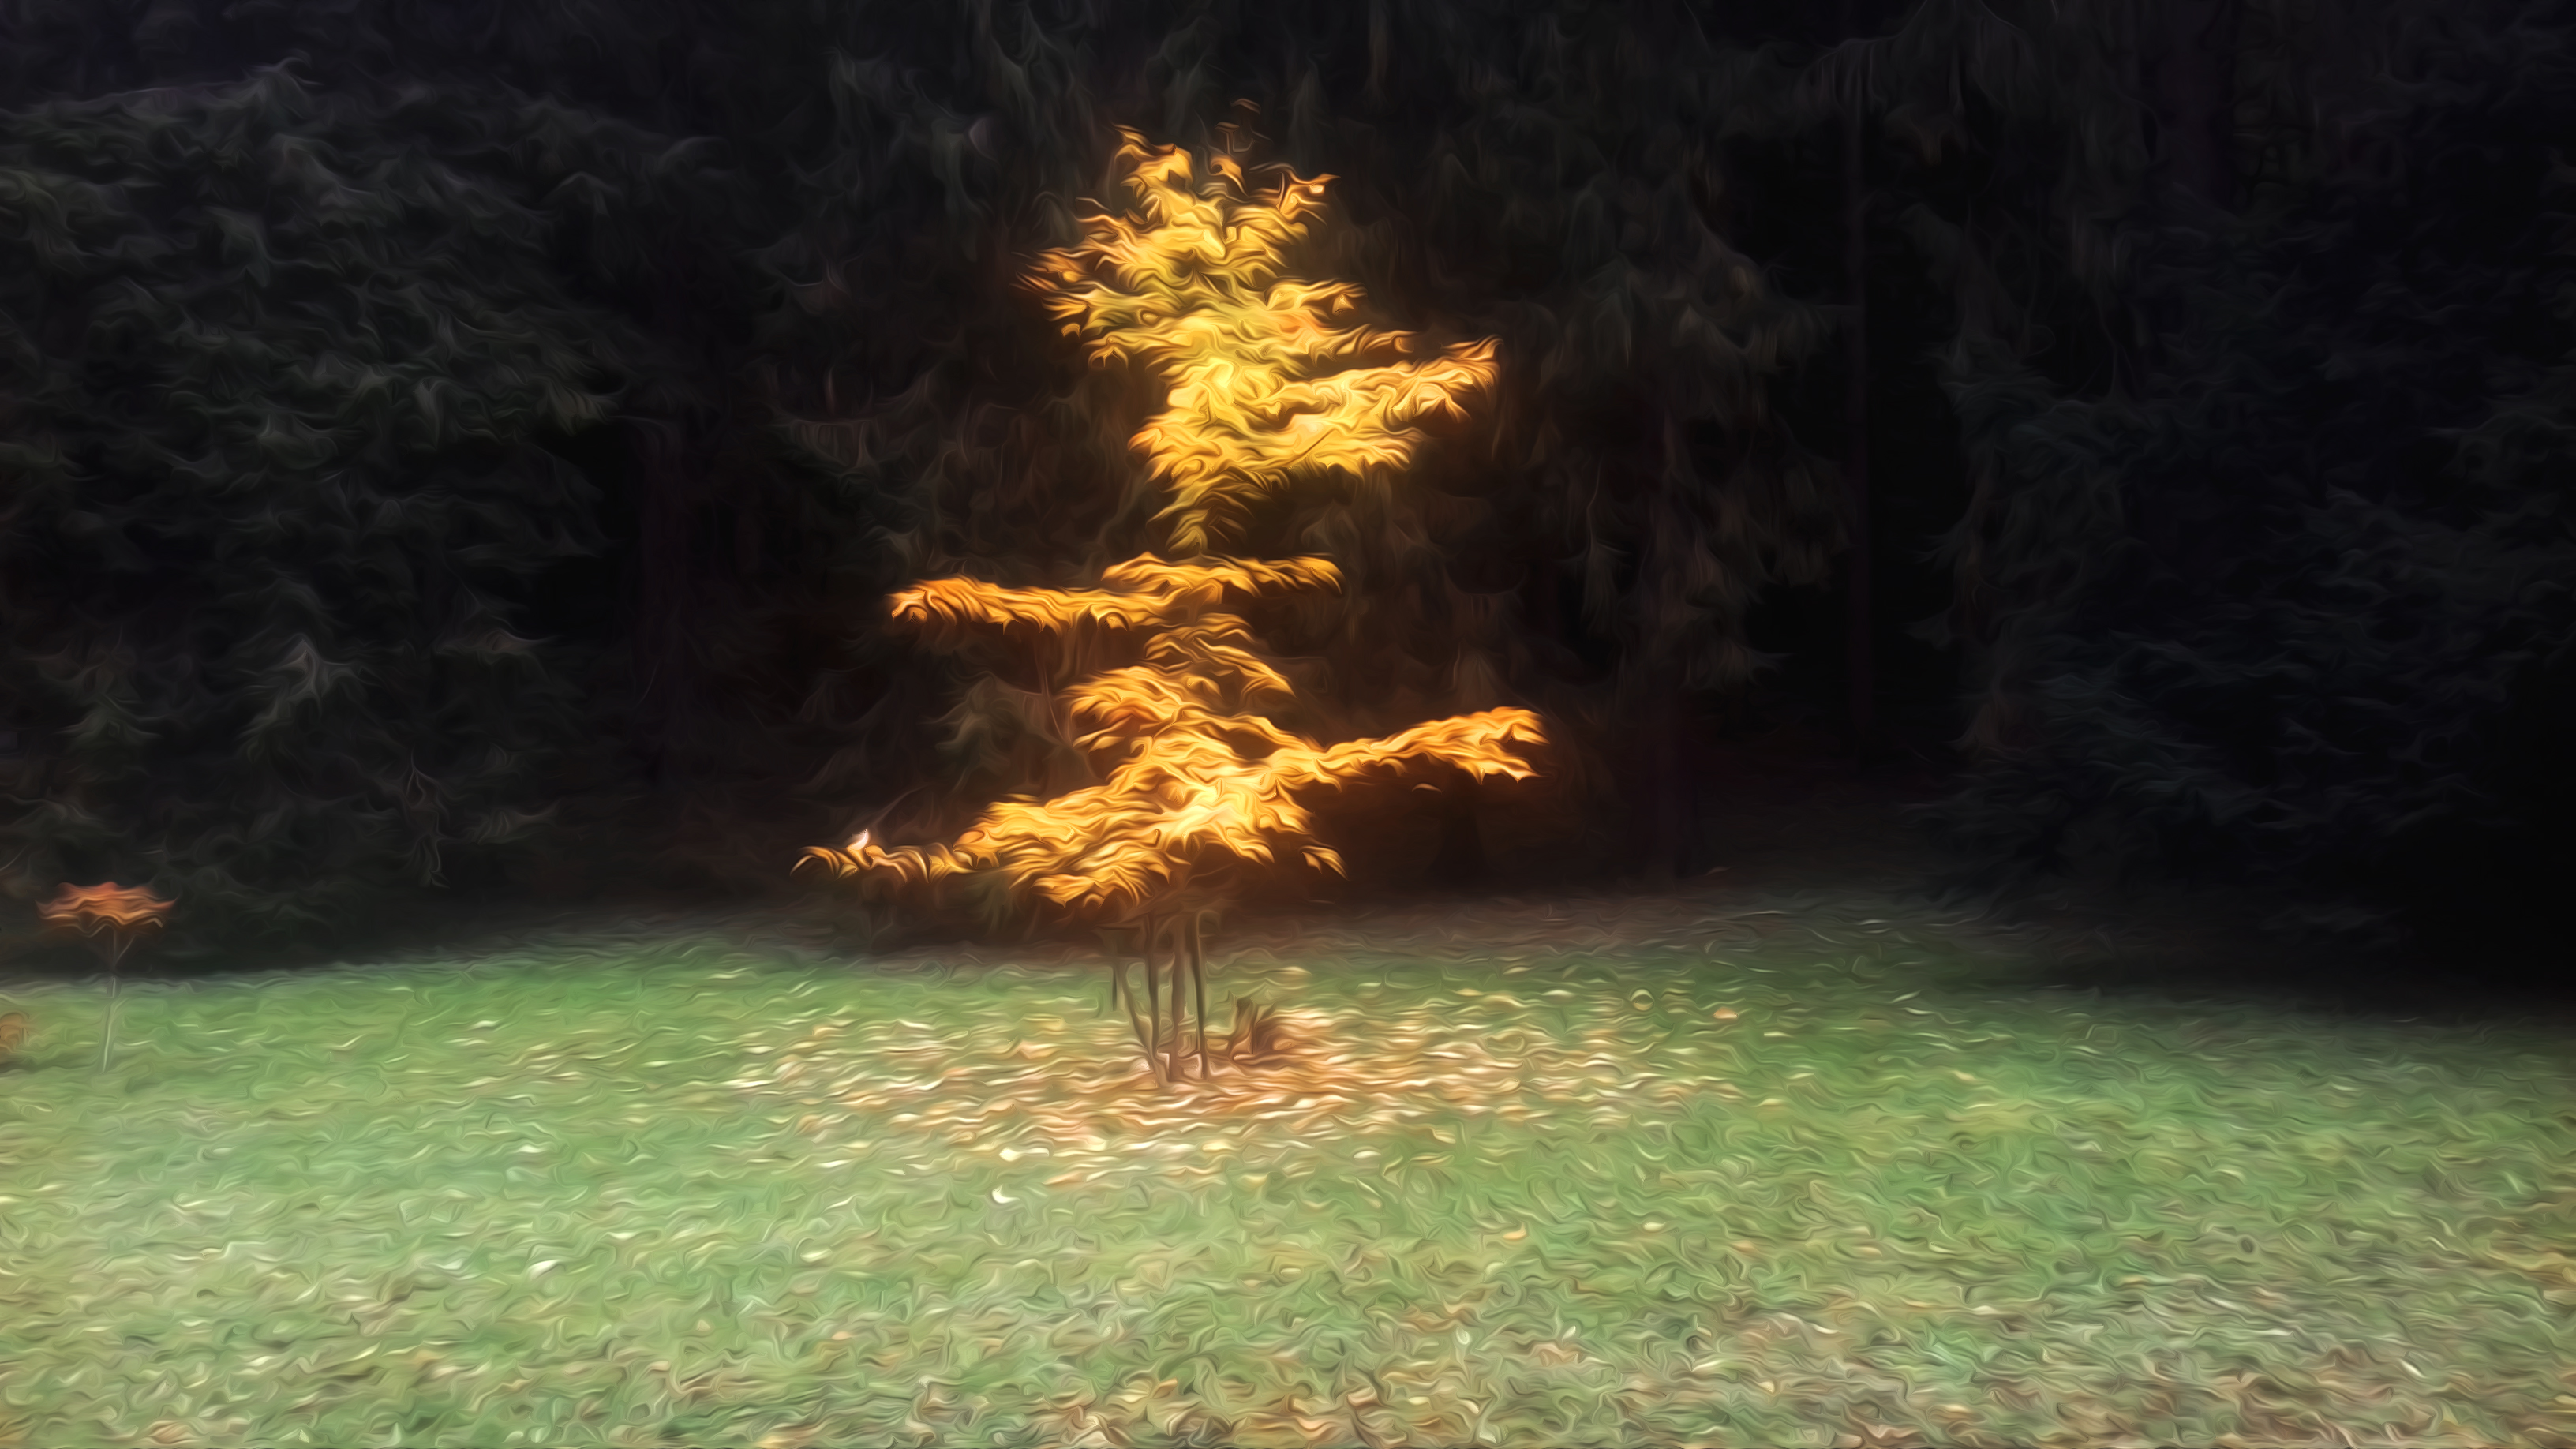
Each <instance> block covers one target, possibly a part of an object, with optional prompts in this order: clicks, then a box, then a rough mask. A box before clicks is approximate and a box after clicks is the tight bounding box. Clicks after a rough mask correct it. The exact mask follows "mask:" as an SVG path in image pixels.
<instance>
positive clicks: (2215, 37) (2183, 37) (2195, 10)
mask: <svg viewBox="0 0 2576 1449" xmlns="http://www.w3.org/2000/svg"><path fill="white" fill-rule="evenodd" d="M2148 13H2150V14H2154V15H2157V16H2159V17H2160V19H2161V21H2162V24H2161V25H2160V26H2159V27H2158V33H2153V34H2151V35H2149V36H2148V37H2147V44H2148V45H2149V46H2150V47H2152V50H2151V51H2150V58H2149V61H2148V94H2149V96H2150V97H2151V98H2152V100H2151V104H2152V105H2153V107H2154V115H2155V123H2156V161H2157V163H2158V165H2159V167H2160V168H2161V170H2162V171H2163V173H2164V181H2165V184H2166V185H2167V186H2169V187H2171V188H2172V189H2173V190H2174V191H2176V192H2179V193H2184V194H2187V195H2189V196H2191V197H2193V198H2195V199H2196V200H2197V201H2199V202H2200V203H2203V204H2205V205H2207V206H2211V207H2216V208H2218V209H2219V210H2221V211H2226V210H2231V209H2233V208H2234V206H2235V204H2236V17H2237V9H2236V0H2166V3H2164V4H2162V5H2159V6H2151V7H2149V12H2148Z"/></svg>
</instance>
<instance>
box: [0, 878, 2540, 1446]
mask: <svg viewBox="0 0 2576 1449" xmlns="http://www.w3.org/2000/svg"><path fill="white" fill-rule="evenodd" d="M1870 924H1876V925H1879V929H1878V930H1876V931H1870V930H1866V929H1848V928H1844V927H1842V926H1839V925H1837V926H1836V927H1835V928H1834V929H1832V930H1824V929H1821V928H1819V929H1816V930H1808V929H1791V930H1788V931H1785V932H1781V933H1778V934H1775V935H1773V936H1771V937H1769V938H1767V939H1756V938H1754V937H1753V936H1752V935H1751V934H1750V933H1749V932H1746V931H1742V930H1740V929H1736V928H1734V927H1733V926H1732V925H1730V924H1728V923H1722V922H1720V923H1712V924H1710V925H1709V926H1708V928H1707V929H1704V930H1698V931H1678V932H1673V933H1668V935H1667V936H1666V937H1663V938H1658V939H1656V940H1651V941H1634V940H1631V941H1627V942H1624V943H1620V944H1617V945H1616V946H1614V947H1613V948H1610V949H1606V950H1602V949H1584V948H1582V947H1581V946H1580V944H1579V943H1578V944H1576V945H1571V946H1569V945H1568V944H1566V942H1565V941H1564V939H1563V938H1562V934H1561V933H1559V935H1558V936H1556V937H1555V938H1553V939H1550V938H1543V937H1534V938H1532V939H1530V940H1528V941H1525V942H1515V941H1513V940H1511V939H1508V938H1506V939H1499V940H1493V941H1488V942H1486V943H1483V944H1477V943H1473V942H1470V943H1466V944H1457V943H1452V944H1450V945H1448V946H1446V947H1439V946H1434V945H1431V944H1424V943H1408V942H1405V941H1395V940H1387V941H1382V942H1379V943H1378V944H1377V946H1376V948H1375V949H1371V948H1369V946H1368V944H1367V938H1366V937H1365V936H1346V937H1343V938H1339V939H1331V938H1327V939H1323V940H1317V939H1314V938H1311V937H1310V938H1308V940H1307V941H1306V943H1305V944H1304V945H1302V946H1301V945H1299V944H1298V943H1296V942H1294V941H1284V940H1283V941H1282V942H1280V943H1277V944H1276V945H1275V946H1274V949H1273V950H1271V951H1268V952H1258V951H1256V952H1252V953H1249V954H1248V955H1247V956H1246V957H1244V958H1243V959H1238V960H1235V961H1233V962H1231V963H1230V964H1227V965H1224V966H1223V967H1222V968H1221V969H1220V970H1219V971H1218V972H1217V975H1216V980H1214V981H1213V982H1212V983H1211V984H1212V994H1217V993H1221V994H1222V996H1223V997H1224V999H1228V1000H1230V999H1231V997H1232V996H1233V995H1235V994H1242V993H1253V992H1257V993H1258V994H1260V995H1262V996H1263V997H1265V998H1266V999H1268V1000H1269V1001H1271V1002H1273V1003H1274V1004H1277V1005H1280V1006H1283V1007H1285V1008H1287V1010H1288V1014H1289V1017H1290V1021H1291V1024H1292V1028H1293V1029H1295V1030H1296V1031H1297V1032H1298V1033H1299V1036H1300V1040H1301V1044H1300V1046H1299V1047H1298V1049H1297V1051H1296V1053H1295V1055H1294V1056H1293V1057H1292V1059H1291V1060H1290V1061H1289V1062H1287V1063H1286V1064H1284V1065H1282V1066H1280V1067H1278V1068H1276V1069H1275V1070H1273V1071H1271V1072H1269V1073H1267V1074H1262V1073H1255V1074H1251V1075H1248V1076H1246V1075H1237V1076H1232V1077H1228V1078H1226V1079H1225V1080H1223V1081H1222V1082H1221V1083H1220V1084H1219V1086H1218V1087H1217V1088H1215V1089H1209V1090H1204V1091H1200V1092H1197V1093H1195V1094H1192V1093H1171V1094H1157V1093H1156V1092H1155V1091H1154V1090H1153V1088H1152V1086H1151V1083H1150V1080H1149V1079H1148V1078H1147V1077H1146V1076H1145V1074H1144V1071H1143V1068H1142V1067H1141V1065H1140V1064H1139V1063H1138V1062H1137V1061H1136V1058H1135V1054H1134V1050H1133V1046H1132V1043H1131V1042H1130V1041H1129V1040H1128V1038H1127V1036H1126V1028H1125V1025H1124V1023H1123V1022H1120V1021H1114V1020H1113V1019H1112V1018H1111V1017H1110V1016H1109V1014H1108V1013H1107V1012H1106V1010H1105V1009H1104V1008H1105V1005H1106V1003H1105V1001H1104V1000H1103V995H1104V993H1103V991H1102V988H1101V984H1100V983H1101V976H1100V973H1099V971H1098V969H1097V967H1096V966H1090V967H1086V966H1085V965H1084V964H1083V963H1081V962H1078V961H1076V962H1071V963H1065V962H1045V961H1039V960H1035V959H1030V958H1029V957H1027V956H1026V955H1022V956H1018V957H1015V956H1013V954H1012V953H1010V952H1008V951H1005V950H993V951H987V952H984V953H982V954H983V955H984V956H985V958H986V963H985V964H977V963H975V962H974V961H972V960H970V959H968V955H967V953H962V952H957V953H951V954H950V955H948V956H947V957H944V958H941V957H925V958H921V959H918V960H913V961H910V962H893V963H889V962H850V961H838V960H831V959H827V958H825V957H823V956H819V955H816V954H813V953H810V952H802V951H799V950H796V949H792V948H790V947H788V946H786V945H781V944H768V945H753V944H745V937H744V936H743V935H742V934H740V933H739V932H737V933H735V934H733V935H732V936H731V937H730V938H729V939H728V938H727V937H726V936H725V935H724V934H722V933H721V932H718V931H716V930H714V929H713V928H703V929H699V930H696V931H690V930H672V931H668V932H663V933H660V934H655V933H648V932H639V931H608V930H603V931H601V932H598V933H596V934H593V935H582V934H577V933H559V934H557V935H555V936H552V937H549V938H546V939H544V940H539V941H531V942H528V943H525V944H521V945H518V946H515V947H511V948H509V949H503V950H495V951H492V952H490V953H487V954H482V955H480V956H478V957H476V958H475V959H471V960H458V961H417V962H410V963H395V964H379V965H375V966H371V967H368V968H365V969H359V968H354V967H353V968H345V969H336V970H331V971H323V972H307V973H299V974H294V975H280V976H274V977H268V978H264V979H229V980H221V981H205V982H199V983H195V984H159V985H154V984H145V985H141V986H129V987H128V989H127V1002H126V1006H125V1010H124V1014H123V1020H122V1024H121V1026H120V1045H119V1048H118V1056H117V1061H116V1064H115V1066H114V1067H113V1068H112V1069H111V1070H109V1071H108V1072H106V1073H103V1074H102V1073H100V1072H99V1071H97V1070H96V1051H97V1022H98V1018H99V1015H100V1008H101V1006H102V1005H103V1001H104V993H103V991H98V990H91V989H84V988H73V987H65V986H55V987H44V988H32V989H27V990H22V991H19V992H17V993H16V998H15V1002H14V1004H16V1005H17V1006H19V1007H21V1008H23V1009H25V1010H27V1011H29V1012H30V1013H31V1015H32V1016H33V1017H34V1019H35V1021H36V1024H37V1035H36V1037H35V1038H34V1039H33V1040H31V1041H30V1043H29V1044H28V1047H27V1049H26V1051H25V1053H24V1054H23V1055H22V1057H21V1059H20V1061H19V1063H18V1064H17V1065H16V1066H15V1067H14V1068H12V1069H11V1070H9V1071H7V1072H5V1073H0V1443H6V1444H13V1445H29V1446H55V1445H88V1444H143V1445H151V1444H200V1443H202V1444H227V1443H229V1444H257V1445H280V1444H292V1443H312V1444H324V1445H335V1446H336V1445H347V1446H361V1445H378V1444H421V1445H433V1444H434V1445H473V1446H499V1445H508V1444H518V1443H529V1444H552V1443H614V1444H669V1443H677V1444H691V1445H697V1444H718V1443H748V1444H762V1445H767V1446H772V1449H786V1446H798V1445H803V1444H807V1443H813V1444H818V1445H844V1444H922V1445H939V1446H946V1445H960V1444H988V1443H989V1444H1066V1445H1126V1444H1150V1443H1162V1442H1192V1441H1196V1442H1207V1443H1228V1444H1246V1445H1259V1444H1281V1445H1305V1444H1330V1445H1342V1444H1361V1443H1366V1444H1372V1445H1375V1444H1388V1443H1398V1442H1406V1443H1424V1444H1465V1443H1470V1442H1482V1443H1492V1444H1526V1445H1533V1446H1537V1445H1546V1446H1567V1445H1596V1444H1597V1445H1613V1444H1615V1445H1647V1444H1745V1445H1766V1444H1767V1445H1831V1444H1844V1445H1854V1444H1872V1445H1877V1444H1905V1443H1928V1444H1980V1443H1995V1444H2007V1443H2051V1444H2057V1443H2066V1444H2075V1443H2085V1444H2094V1443H2139V1444H2146V1443H2233V1444H2246V1445H2268V1444H2281V1443H2311V1442H2313V1443H2321V1444H2336V1443H2345V1442H2351V1443H2358V1444H2369V1443H2374V1442H2377V1443H2401V1444H2409V1445H2417V1444H2434V1443H2458V1444H2495V1443H2509V1442H2510V1443H2559V1444H2564V1443H2576V1397H2571V1396H2576V1324H2571V1311H2576V1266H2571V1263H2570V1261H2569V1259H2568V1257H2566V1256H2564V1253H2565V1252H2566V1251H2568V1250H2569V1248H2570V1245H2571V1244H2576V1156H2571V1151H2570V1149H2571V1147H2576V1091H2571V1085H2576V1084H2571V1072H2570V1066H2569V1059H2568V1056H2567V1051H2566V1048H2567V1042H2566V1040H2565V1034H2564V1032H2563V1031H2558V1030H2554V1029H2551V1028H2547V1027H2544V1026H2542V1025H2538V1024H2528V1023H2526V1024H2520V1025H2512V1026H2509V1027H2504V1028H2481V1027H2478V1026H2476V1025H2474V1024H2461V1023H2450V1024H2443V1023H2437V1022H2413V1023H2406V1022H2396V1021H2370V1020H2365V1019H2351V1018H2332V1017H2325V1016H2320V1015H2315V1014H2306V1013H2302V1012H2299V1011H2297V1010H2294V1009H2292V1008H2289V1007H2279V1008H2265V1007H2255V1006H2248V1005H2237V1006H2233V1007H2224V1008H2221V1007H2210V1006H2194V1005H2190V1004H2188V1003H2183V1002H2178V1001H2171V1000H2160V999H2157V998H2154V997H2151V996H2133V997H2128V998H2122V999H2093V998H2089V997H2086V996H2084V995H2082V994H2079V993H2071V992H2067V991H2062V990H2047V989H2042V988H2041V987H2039V986H2037V985H2034V984H2031V978H2030V977H2029V975H2028V973H2027V972H2026V971H2025V970H2023V969H2021V968H2020V967H2019V966H2017V965H2015V964H2014V963H2012V962H2010V961H2007V960H2005V959H2003V958H2001V957H1999V956H1997V955H1996V954H1995V952H1994V950H1993V949H1992V947H1991V945H1990V944H1988V943H1986V942H1984V941H1982V940H1981V939H1980V938H1976V937H1973V936H1970V935H1966V934H1962V933H1958V932H1951V931H1946V930H1942V929H1938V928H1936V927H1933V926H1928V925H1922V924H1919V923H1916V924H1909V925H1907V926H1905V927H1902V928H1891V927H1888V926H1886V925H1885V924H1883V923H1870ZM1240 944H1241V943H1240V941H1236V942H1232V943H1229V942H1228V941H1227V940H1225V939H1224V938H1220V939H1219V941H1218V942H1217V949H1216V950H1215V952H1214V953H1213V954H1214V955H1215V956H1216V957H1217V959H1218V960H1220V961H1224V960H1225V959H1226V958H1227V956H1228V955H1229V954H1230V949H1229V948H1230V946H1239V945H1240ZM1721 1008H1723V1009H1728V1010H1732V1011H1735V1012H1736V1013H1738V1016H1737V1017H1736V1018H1735V1019H1733V1020H1730V1021H1722V1020H1718V1019H1716V1018H1715V1017H1714V1016H1713V1013H1714V1012H1716V1011H1718V1010H1719V1009H1721ZM1220 1019H1222V1010H1220Z"/></svg>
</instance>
